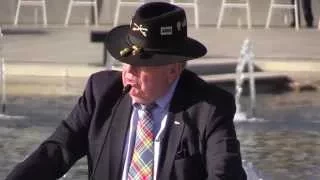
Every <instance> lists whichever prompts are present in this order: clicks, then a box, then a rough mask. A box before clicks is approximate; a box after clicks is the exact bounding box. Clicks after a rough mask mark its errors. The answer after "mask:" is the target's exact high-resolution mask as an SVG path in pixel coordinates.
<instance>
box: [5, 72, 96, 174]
mask: <svg viewBox="0 0 320 180" xmlns="http://www.w3.org/2000/svg"><path fill="white" fill-rule="evenodd" d="M91 79H92V78H91V77H90V78H89V80H88V82H87V85H86V88H85V90H84V93H83V95H82V96H81V97H80V98H79V100H78V102H77V104H76V105H75V107H74V108H73V110H72V111H71V113H70V115H69V116H68V118H67V119H66V120H64V121H62V122H61V123H60V125H59V126H58V127H57V129H56V130H55V132H54V133H53V134H52V135H51V136H50V137H49V138H48V139H47V140H45V141H44V142H43V143H42V144H41V145H40V146H39V147H38V148H37V149H36V150H35V151H34V152H33V153H32V154H31V155H30V156H29V157H28V158H26V159H25V160H24V161H23V162H21V163H19V164H18V165H17V166H16V167H15V168H14V169H13V170H12V171H11V172H10V173H9V175H8V176H7V178H6V180H44V179H45V180H55V179H58V178H60V177H61V176H63V175H64V174H65V173H66V172H67V171H68V170H69V169H70V167H71V166H72V165H73V164H74V163H75V162H76V161H77V160H78V159H80V158H81V157H83V156H84V155H85V154H86V151H87V149H88V148H87V144H88V143H87V134H88V126H89V122H90V119H91V116H92V113H93V109H94V104H95V100H94V95H93V91H92V80H91Z"/></svg>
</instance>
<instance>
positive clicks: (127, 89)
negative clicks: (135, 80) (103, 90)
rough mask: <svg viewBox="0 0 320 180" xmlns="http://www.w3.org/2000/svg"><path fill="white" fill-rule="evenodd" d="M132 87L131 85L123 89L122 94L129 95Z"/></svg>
mask: <svg viewBox="0 0 320 180" xmlns="http://www.w3.org/2000/svg"><path fill="white" fill-rule="evenodd" d="M131 88H132V86H131V85H130V84H128V85H126V86H125V87H124V88H123V89H122V94H123V95H124V94H127V93H128V92H129V91H130V90H131Z"/></svg>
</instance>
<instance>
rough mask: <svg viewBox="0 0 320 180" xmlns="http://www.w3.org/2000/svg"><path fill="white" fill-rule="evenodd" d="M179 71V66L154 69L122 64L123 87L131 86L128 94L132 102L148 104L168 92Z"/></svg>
mask: <svg viewBox="0 0 320 180" xmlns="http://www.w3.org/2000/svg"><path fill="white" fill-rule="evenodd" d="M181 69H182V66H181V64H170V65H163V66H156V67H152V66H151V67H150V66H132V65H129V64H124V65H123V68H122V82H123V84H124V86H126V85H128V84H129V85H131V86H132V88H131V90H130V92H129V94H130V96H131V98H132V99H133V101H134V102H137V103H142V104H149V103H151V102H154V101H155V100H156V99H157V98H159V97H161V96H163V95H164V94H165V93H166V92H167V91H168V89H169V87H170V85H171V84H172V82H173V81H174V80H175V79H176V78H177V77H178V76H179V74H180V72H181Z"/></svg>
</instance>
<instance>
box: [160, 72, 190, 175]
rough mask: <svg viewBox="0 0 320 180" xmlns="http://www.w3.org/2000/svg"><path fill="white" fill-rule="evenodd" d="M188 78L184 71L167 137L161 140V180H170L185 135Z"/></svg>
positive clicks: (176, 94)
mask: <svg viewBox="0 0 320 180" xmlns="http://www.w3.org/2000/svg"><path fill="white" fill-rule="evenodd" d="M188 76H190V72H189V71H183V73H182V75H181V77H180V80H179V82H178V84H177V87H176V90H175V92H174V95H173V97H172V100H171V103H170V108H169V113H168V124H167V128H166V130H165V132H164V133H165V135H164V137H163V139H162V140H161V151H160V152H161V154H160V158H159V166H158V172H157V177H158V178H157V179H159V180H168V179H170V174H171V171H172V167H173V163H174V160H175V156H176V154H177V152H178V147H179V145H180V142H181V138H182V135H183V130H184V127H185V123H184V118H183V115H184V111H185V109H186V108H187V106H188V105H189V103H188V102H190V100H189V99H186V98H185V97H189V95H188V94H187V93H188V92H187V91H186V89H188V84H189V82H188V80H190V78H189V77H188Z"/></svg>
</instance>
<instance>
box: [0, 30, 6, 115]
mask: <svg viewBox="0 0 320 180" xmlns="http://www.w3.org/2000/svg"><path fill="white" fill-rule="evenodd" d="M2 41H3V33H2V30H1V28H0V53H1V54H2V49H3V47H2ZM1 54H0V60H1V62H0V63H1V67H0V74H1V77H0V78H1V79H0V81H1V110H2V112H5V111H6V101H7V98H6V79H5V64H4V57H2V56H1Z"/></svg>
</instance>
